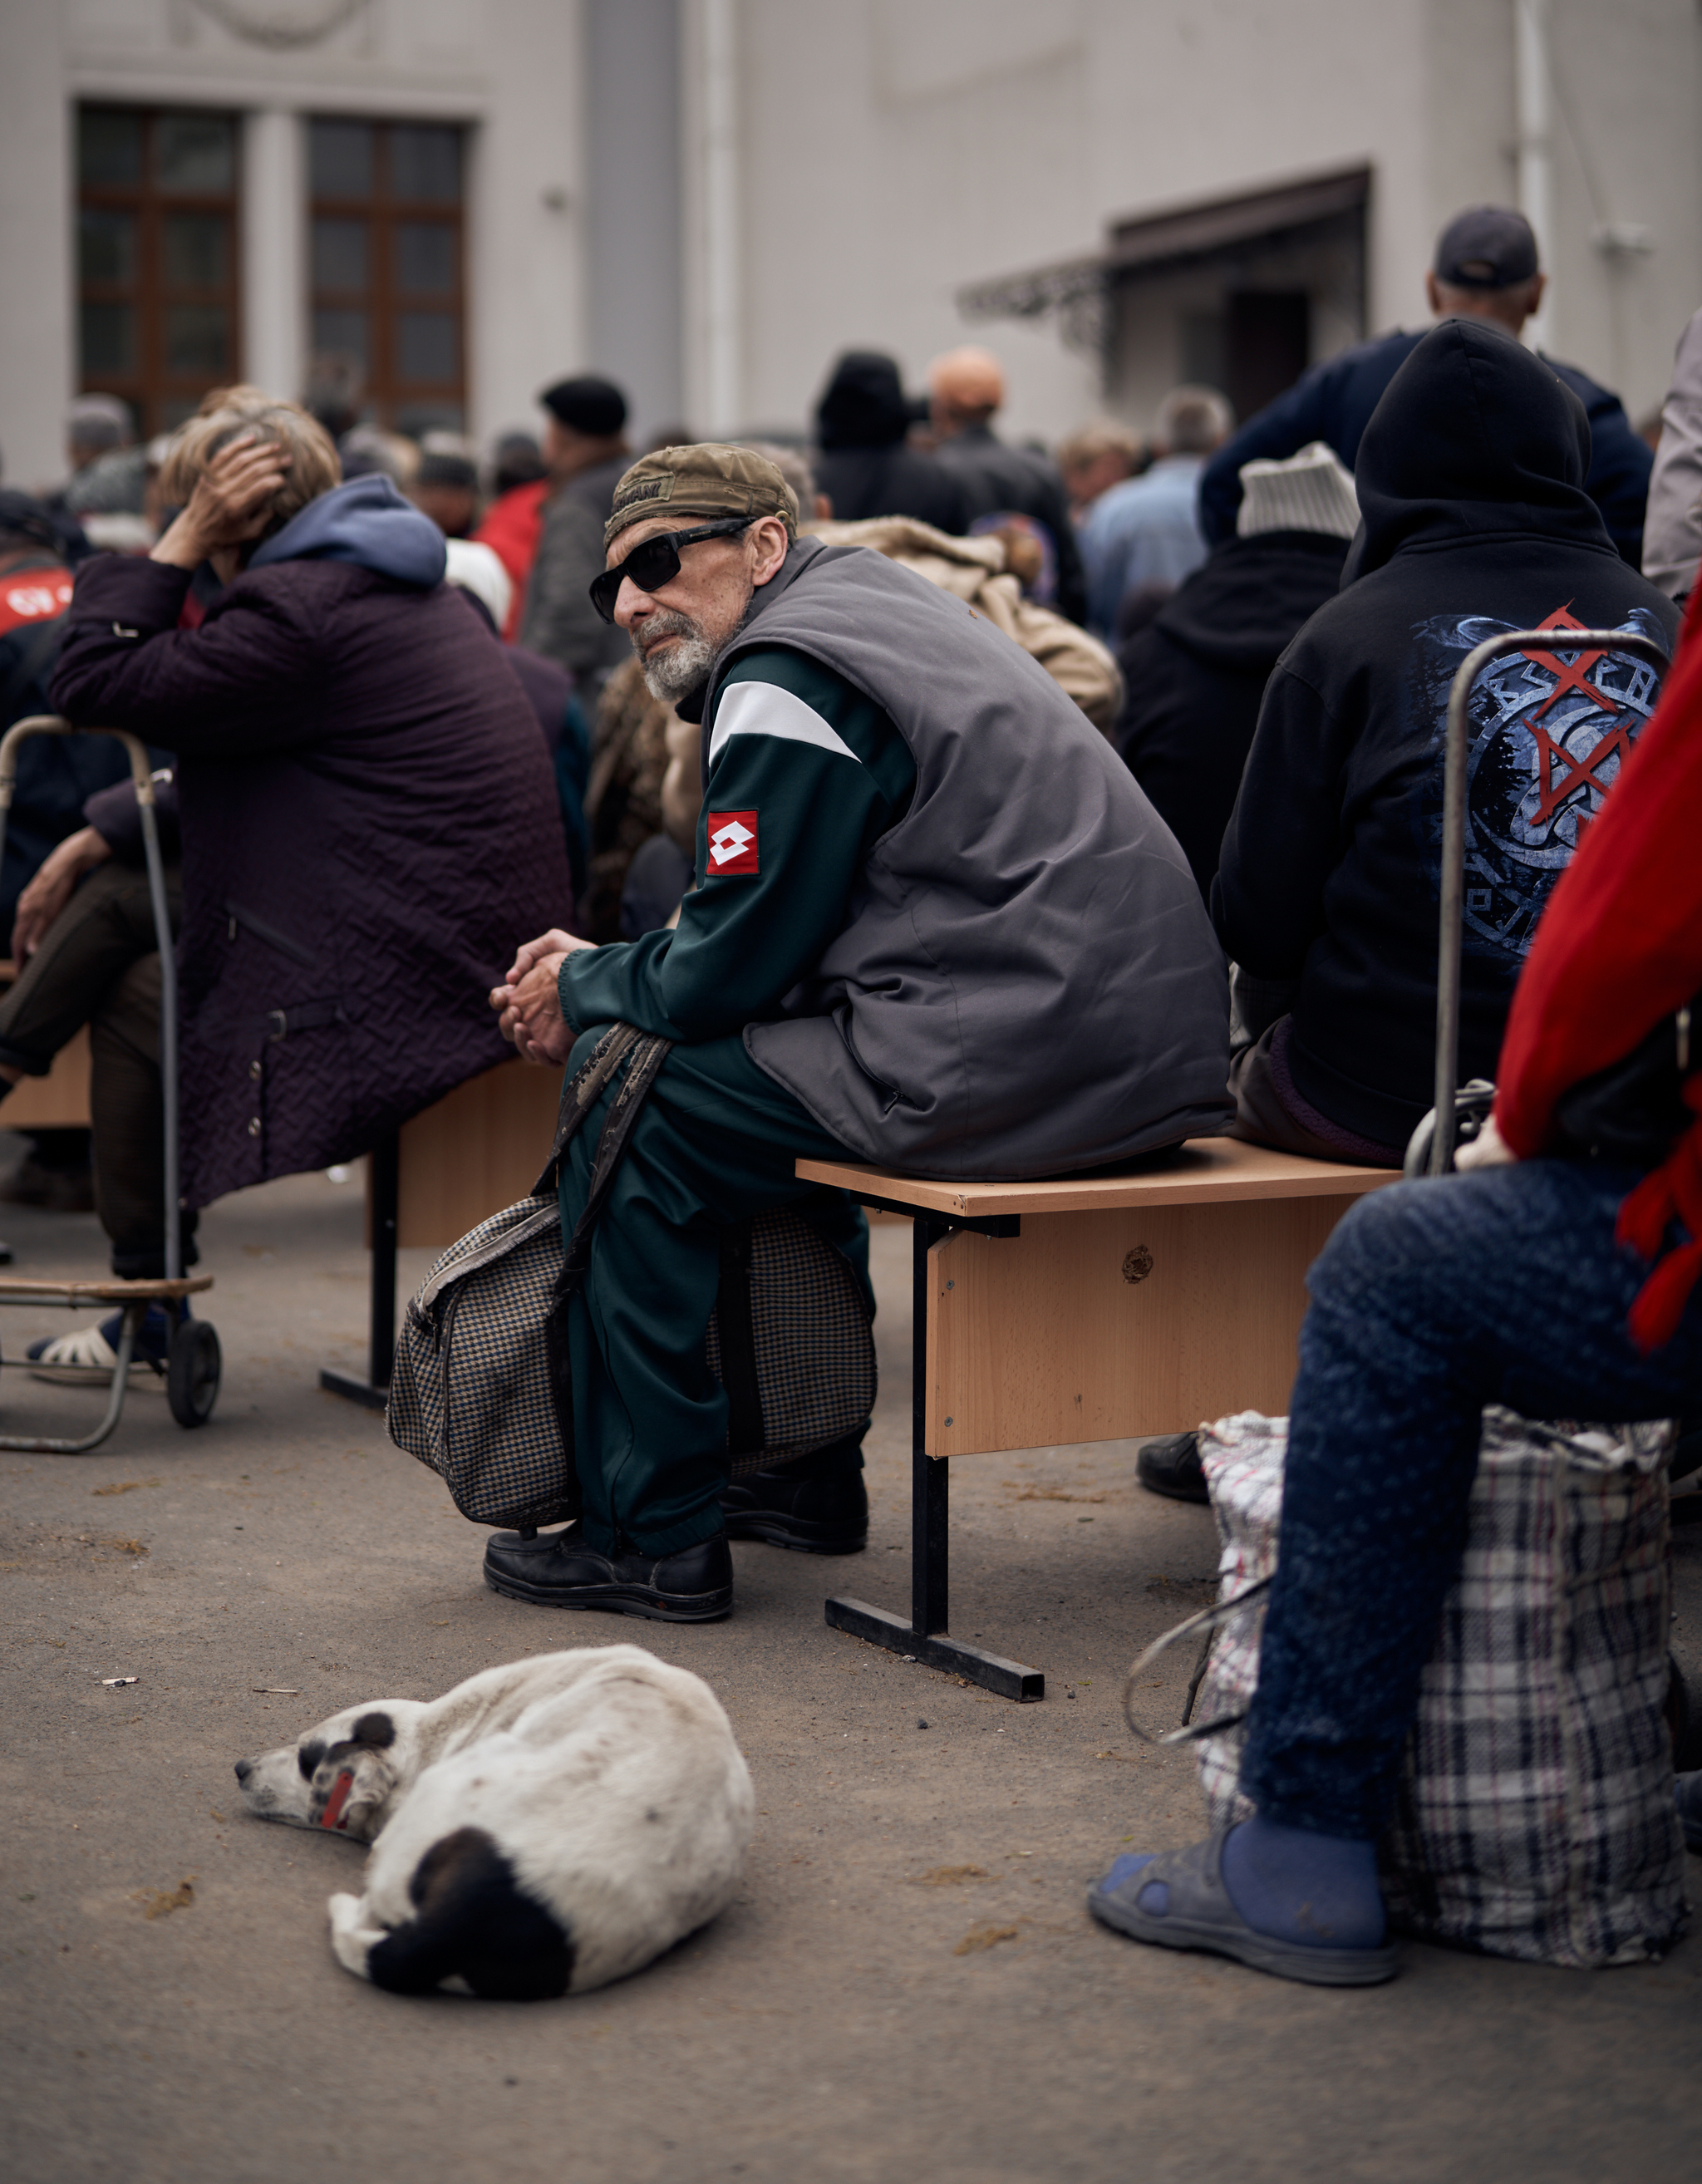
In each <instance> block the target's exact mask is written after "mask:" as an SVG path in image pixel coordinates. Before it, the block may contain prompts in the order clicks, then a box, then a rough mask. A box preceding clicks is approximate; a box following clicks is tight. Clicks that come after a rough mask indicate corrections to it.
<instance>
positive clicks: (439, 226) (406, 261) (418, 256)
mask: <svg viewBox="0 0 1702 2184" xmlns="http://www.w3.org/2000/svg"><path fill="white" fill-rule="evenodd" d="M396 286H397V287H399V289H400V290H401V291H402V292H403V293H404V294H405V295H409V296H449V295H453V294H454V293H455V230H454V228H452V227H446V226H444V224H443V222H442V221H441V220H398V221H397V223H396Z"/></svg>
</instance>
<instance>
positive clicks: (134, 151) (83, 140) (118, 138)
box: [77, 106, 142, 189]
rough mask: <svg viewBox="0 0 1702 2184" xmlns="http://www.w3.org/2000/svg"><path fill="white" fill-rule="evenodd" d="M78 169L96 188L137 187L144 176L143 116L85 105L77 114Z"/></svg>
mask: <svg viewBox="0 0 1702 2184" xmlns="http://www.w3.org/2000/svg"><path fill="white" fill-rule="evenodd" d="M77 171H78V176H79V179H80V180H81V181H84V182H86V183H90V184H92V185H93V186H94V187H96V188H100V187H115V188H120V189H122V188H133V187H135V186H136V184H137V183H138V182H139V181H141V180H142V116H141V115H140V114H120V113H114V111H113V110H112V109H110V108H108V107H100V106H86V107H84V109H82V112H81V114H79V115H78V116H77Z"/></svg>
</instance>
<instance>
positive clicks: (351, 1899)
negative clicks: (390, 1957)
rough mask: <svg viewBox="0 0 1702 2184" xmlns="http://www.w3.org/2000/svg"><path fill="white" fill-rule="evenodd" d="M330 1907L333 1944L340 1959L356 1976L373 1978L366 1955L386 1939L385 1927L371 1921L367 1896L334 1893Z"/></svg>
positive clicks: (333, 1950)
mask: <svg viewBox="0 0 1702 2184" xmlns="http://www.w3.org/2000/svg"><path fill="white" fill-rule="evenodd" d="M329 1908H330V1912H331V1947H332V1952H333V1953H334V1954H335V1956H336V1958H337V1961H338V1964H341V1965H342V1967H343V1970H344V1971H346V1972H353V1973H354V1976H355V1977H356V1979H371V1976H372V1975H371V1972H370V1971H368V1970H367V1969H366V1958H367V1955H368V1953H369V1952H370V1951H371V1949H372V1948H374V1947H376V1946H377V1943H378V1942H382V1940H383V1938H384V1932H385V1930H384V1928H383V1927H382V1926H375V1925H373V1924H372V1922H371V1916H370V1914H368V1911H367V1908H366V1897H364V1896H333V1897H332V1899H331V1903H330V1905H329Z"/></svg>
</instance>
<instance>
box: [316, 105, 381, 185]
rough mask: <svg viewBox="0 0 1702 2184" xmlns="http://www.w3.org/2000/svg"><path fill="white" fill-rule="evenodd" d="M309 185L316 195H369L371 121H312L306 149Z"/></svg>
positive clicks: (370, 180) (370, 183) (370, 181)
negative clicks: (307, 150)
mask: <svg viewBox="0 0 1702 2184" xmlns="http://www.w3.org/2000/svg"><path fill="white" fill-rule="evenodd" d="M308 166H309V170H310V187H311V189H312V192H313V194H314V195H315V197H316V198H370V197H371V194H372V124H371V122H370V121H315V123H314V125H313V128H312V132H311V136H310V148H309V153H308Z"/></svg>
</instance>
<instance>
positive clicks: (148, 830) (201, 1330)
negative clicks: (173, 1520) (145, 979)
mask: <svg viewBox="0 0 1702 2184" xmlns="http://www.w3.org/2000/svg"><path fill="white" fill-rule="evenodd" d="M75 735H92V736H112V737H114V738H116V740H117V741H118V742H120V743H121V744H123V745H124V748H125V751H126V755H127V756H128V758H129V760H130V773H131V781H132V782H133V783H134V784H135V787H136V800H137V806H138V808H139V810H140V812H141V817H142V850H143V853H144V855H145V856H146V858H147V862H148V898H149V900H150V902H151V904H152V906H153V934H154V939H155V941H156V943H157V944H158V946H159V1079H160V1090H161V1094H162V1095H163V1105H164V1107H165V1206H166V1209H167V1214H166V1222H165V1279H163V1280H161V1281H139V1282H131V1281H121V1280H119V1279H115V1278H114V1279H109V1280H104V1281H100V1280H93V1281H90V1280H80V1281H51V1280H39V1281H36V1280H31V1279H29V1278H28V1277H26V1276H22V1275H4V1276H0V1307H4V1306H7V1305H64V1306H65V1307H68V1308H69V1309H70V1310H72V1311H75V1310H77V1309H79V1308H80V1307H81V1308H86V1307H88V1306H90V1305H92V1304H103V1305H116V1306H117V1307H119V1310H120V1312H121V1314H122V1324H121V1327H120V1334H119V1340H118V1344H117V1356H116V1358H115V1361H114V1365H113V1373H112V1388H111V1391H110V1393H109V1396H108V1399H107V1406H106V1412H105V1415H104V1416H103V1418H102V1419H101V1422H100V1424H98V1426H97V1427H96V1428H95V1429H94V1431H93V1432H92V1433H90V1434H85V1435H82V1436H81V1438H80V1439H77V1440H70V1439H63V1438H55V1437H52V1436H47V1435H22V1434H0V1449H17V1450H20V1451H25V1452H26V1453H29V1454H31V1455H36V1456H86V1455H88V1454H89V1453H90V1452H91V1451H92V1450H94V1449H97V1448H98V1447H99V1446H101V1444H102V1443H103V1441H105V1440H107V1439H108V1438H109V1435H111V1434H112V1432H113V1430H114V1428H115V1427H116V1425H117V1424H118V1422H119V1419H120V1417H121V1416H122V1415H123V1412H124V1401H125V1396H126V1394H127V1393H128V1391H129V1385H130V1368H131V1361H132V1360H133V1358H134V1357H135V1354H136V1342H137V1336H138V1334H140V1333H141V1330H142V1321H143V1320H144V1319H145V1318H146V1317H147V1315H148V1309H149V1307H151V1306H153V1305H156V1304H159V1305H166V1306H169V1307H171V1308H172V1310H173V1313H174V1316H175V1318H176V1325H175V1326H174V1328H173V1329H172V1334H171V1343H170V1350H169V1351H168V1353H167V1362H166V1368H165V1392H166V1396H167V1399H168V1401H170V1407H171V1415H172V1416H173V1418H176V1421H177V1423H178V1424H179V1425H181V1426H186V1427H188V1426H199V1425H204V1424H206V1422H207V1420H208V1419H209V1418H210V1417H211V1416H212V1412H213V1406H214V1404H215V1402H216V1401H217V1400H218V1395H219V1381H220V1373H221V1369H222V1361H221V1358H220V1350H219V1338H218V1336H217V1334H215V1332H214V1330H213V1329H212V1327H211V1326H210V1324H209V1323H208V1322H207V1321H206V1320H204V1319H192V1318H190V1316H189V1312H188V1310H187V1301H188V1299H189V1298H190V1297H191V1296H192V1295H197V1294H198V1293H199V1292H200V1291H201V1290H209V1289H211V1288H212V1286H213V1277H212V1276H211V1275H210V1274H191V1275H186V1274H185V1273H184V1272H183V1256H182V1241H181V1236H180V1234H179V1229H178V1223H177V1220H176V1210H177V1206H178V1201H179V1198H180V1195H181V1190H180V1183H179V1172H180V1159H179V1138H178V1117H179V1086H178V1068H177V957H176V943H175V942H174V940H173V938H172V933H171V912H170V905H169V904H168V903H167V901H166V897H165V860H164V858H163V857H162V856H161V855H160V850H159V819H158V815H157V812H156V809H155V803H154V792H153V768H152V766H151V765H150V764H149V762H148V749H147V746H146V745H145V744H142V742H141V741H140V739H139V738H137V737H135V736H133V735H131V734H130V733H128V732H127V731H126V730H125V729H123V728H96V727H90V728H82V727H73V726H72V724H71V723H70V721H67V720H63V719H61V718H60V717H59V715H58V714H55V713H32V714H31V716H29V717H28V718H27V719H26V720H22V721H16V722H15V723H14V725H13V726H12V727H9V728H8V730H7V731H6V733H5V735H4V737H3V738H0V828H3V827H4V824H5V820H6V815H7V813H8V811H10V810H11V808H12V794H13V791H14V788H15V786H16V783H17V776H18V750H19V747H20V744H23V743H24V742H25V739H26V738H28V737H31V736H75Z"/></svg>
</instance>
